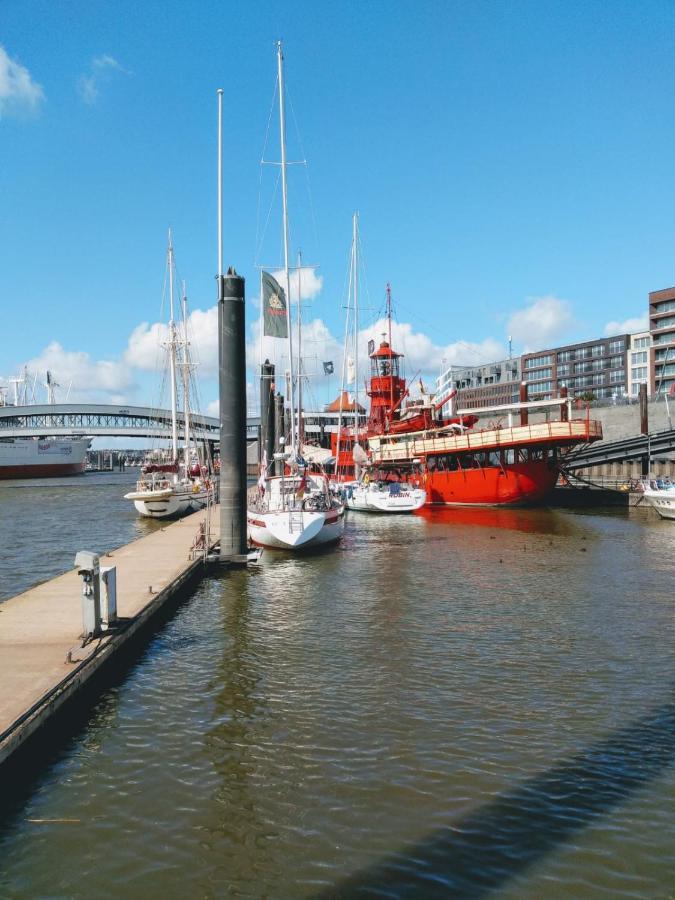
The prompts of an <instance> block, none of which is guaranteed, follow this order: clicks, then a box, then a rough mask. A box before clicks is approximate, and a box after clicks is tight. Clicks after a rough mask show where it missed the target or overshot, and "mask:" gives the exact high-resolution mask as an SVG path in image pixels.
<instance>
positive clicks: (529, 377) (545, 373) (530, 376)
mask: <svg viewBox="0 0 675 900" xmlns="http://www.w3.org/2000/svg"><path fill="white" fill-rule="evenodd" d="M552 371H553V370H552V369H537V371H536V372H525V381H535V380H537V379H539V378H550V377H551V374H552Z"/></svg>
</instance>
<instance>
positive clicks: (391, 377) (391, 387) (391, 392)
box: [387, 282, 394, 419]
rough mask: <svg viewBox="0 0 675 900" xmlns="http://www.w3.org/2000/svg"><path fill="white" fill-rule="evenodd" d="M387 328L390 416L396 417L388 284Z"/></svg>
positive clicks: (388, 289) (388, 286)
mask: <svg viewBox="0 0 675 900" xmlns="http://www.w3.org/2000/svg"><path fill="white" fill-rule="evenodd" d="M387 327H388V331H389V415H390V417H391V418H392V419H393V417H394V358H393V356H392V355H391V354H392V353H393V352H394V351H393V350H392V347H391V285H390V284H389V282H387Z"/></svg>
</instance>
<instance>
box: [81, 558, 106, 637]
mask: <svg viewBox="0 0 675 900" xmlns="http://www.w3.org/2000/svg"><path fill="white" fill-rule="evenodd" d="M75 568H76V569H77V573H78V575H79V576H80V578H81V579H82V637H83V638H84V640H85V642H86V641H88V640H90V639H91V638H93V637H95V636H96V635H97V634H100V632H101V605H100V604H101V601H100V590H99V589H100V566H99V558H98V555H97V554H96V553H92V552H91V551H90V550H80V551H79V552H78V554H77V555H76V557H75Z"/></svg>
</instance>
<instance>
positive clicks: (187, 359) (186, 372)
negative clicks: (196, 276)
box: [181, 282, 190, 474]
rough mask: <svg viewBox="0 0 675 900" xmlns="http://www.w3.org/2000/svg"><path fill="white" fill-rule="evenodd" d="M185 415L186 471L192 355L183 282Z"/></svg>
mask: <svg viewBox="0 0 675 900" xmlns="http://www.w3.org/2000/svg"><path fill="white" fill-rule="evenodd" d="M181 305H182V307H183V397H184V403H183V416H184V419H185V448H184V455H185V472H186V474H187V472H188V469H189V468H190V357H189V353H188V317H187V293H186V291H185V282H183V296H182V298H181Z"/></svg>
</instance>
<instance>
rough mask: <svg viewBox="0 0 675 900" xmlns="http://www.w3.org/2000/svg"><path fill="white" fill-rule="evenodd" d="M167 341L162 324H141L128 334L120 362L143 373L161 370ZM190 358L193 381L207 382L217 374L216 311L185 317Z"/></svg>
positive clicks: (195, 312) (195, 311)
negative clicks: (164, 346) (207, 379)
mask: <svg viewBox="0 0 675 900" xmlns="http://www.w3.org/2000/svg"><path fill="white" fill-rule="evenodd" d="M168 337H169V327H168V325H167V324H166V323H164V322H154V323H153V324H152V325H151V324H150V323H149V322H141V324H140V325H137V326H136V328H134V330H133V331H132V332H131V335H130V336H129V342H128V345H127V349H126V352H125V354H124V361H125V362H126V364H127V365H128V366H133V367H134V368H137V369H142V370H143V371H146V372H159V371H162V370H163V369H164V366H165V361H166V353H165V350H164V349H163V347H162V344H163V343H165V342H166V341H167V339H168ZM188 340H189V341H190V355H191V356H192V360H193V362H194V363H196V364H197V366H198V369H197V377H198V378H199V377H206V378H210V377H213V376H215V375H216V374H217V372H218V307H217V306H212V307H211V308H210V309H207V310H201V309H195V310H193V311H192V312H191V313H190V314H189V316H188Z"/></svg>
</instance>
